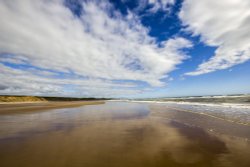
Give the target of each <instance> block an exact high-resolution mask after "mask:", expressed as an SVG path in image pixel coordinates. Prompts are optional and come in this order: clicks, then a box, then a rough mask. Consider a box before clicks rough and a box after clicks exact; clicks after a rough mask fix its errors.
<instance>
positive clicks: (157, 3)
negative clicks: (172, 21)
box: [148, 0, 175, 12]
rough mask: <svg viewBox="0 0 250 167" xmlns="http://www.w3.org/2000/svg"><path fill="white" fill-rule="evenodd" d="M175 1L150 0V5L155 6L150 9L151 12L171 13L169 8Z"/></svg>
mask: <svg viewBox="0 0 250 167" xmlns="http://www.w3.org/2000/svg"><path fill="white" fill-rule="evenodd" d="M174 3H175V0H149V1H148V4H150V5H153V7H152V8H151V9H150V11H151V12H156V11H158V10H163V11H169V10H170V8H169V6H171V5H173V4H174Z"/></svg>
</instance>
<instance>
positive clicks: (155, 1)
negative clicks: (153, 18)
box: [124, 0, 175, 15]
mask: <svg viewBox="0 0 250 167" xmlns="http://www.w3.org/2000/svg"><path fill="white" fill-rule="evenodd" d="M124 1H126V0H124ZM174 3H175V0H137V4H138V6H137V7H136V8H135V9H134V11H135V12H141V11H144V12H145V9H146V11H147V12H149V13H156V12H158V11H165V12H169V11H171V7H172V6H173V5H174ZM144 15H145V13H144Z"/></svg>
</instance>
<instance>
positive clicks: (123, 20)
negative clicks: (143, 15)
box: [0, 0, 192, 95]
mask: <svg viewBox="0 0 250 167" xmlns="http://www.w3.org/2000/svg"><path fill="white" fill-rule="evenodd" d="M112 11H113V9H112V5H110V4H108V3H107V2H106V1H102V2H98V3H96V2H94V1H88V2H83V13H82V15H81V17H80V18H79V17H76V16H74V15H73V14H72V12H71V11H70V10H69V9H68V8H67V7H65V5H64V4H63V2H62V1H61V0H52V1H47V0H22V1H20V0H12V1H7V0H0V17H1V18H0V52H1V53H11V54H12V55H16V56H13V57H12V58H11V59H10V58H8V59H9V60H7V59H6V58H5V60H3V61H5V62H6V61H8V62H10V61H12V62H11V63H22V62H23V61H24V62H25V63H28V64H29V65H31V66H34V67H36V68H40V70H38V71H34V70H35V69H36V68H34V69H28V70H32V74H30V73H31V71H27V70H16V72H15V74H12V75H10V74H9V73H6V72H3V70H4V69H3V68H4V67H5V68H8V69H9V67H6V66H2V67H1V68H0V72H1V75H2V76H1V78H0V80H1V83H7V85H11V84H12V82H13V83H14V82H18V84H19V86H18V84H14V85H13V86H12V88H13V87H15V88H16V89H15V90H13V89H12V90H10V89H5V90H4V91H7V90H9V92H12V93H15V92H17V90H22V93H24V92H25V91H26V93H27V91H28V93H29V94H30V93H32V92H33V93H35V92H36V91H38V93H39V90H42V88H40V86H41V84H42V87H43V88H44V89H45V90H44V92H50V91H51V90H55V91H56V92H55V93H57V92H60V91H62V89H63V86H62V85H60V84H59V83H62V84H67V83H68V82H69V84H72V85H76V87H77V88H79V89H80V88H81V89H83V87H84V86H85V87H86V89H85V91H87V89H88V91H92V92H90V93H89V94H90V95H96V94H95V92H99V93H100V94H101V92H100V91H99V90H103V91H105V90H106V92H108V91H110V90H114V89H115V88H114V89H113V88H112V87H113V86H114V85H113V84H114V83H113V81H114V80H125V81H131V80H132V81H140V82H146V83H148V84H149V85H151V86H163V85H164V84H165V83H164V82H162V81H161V79H163V78H164V77H168V76H167V74H168V73H169V72H171V71H172V70H174V69H175V67H176V65H178V64H180V63H181V62H182V61H183V60H184V59H186V58H187V56H186V55H185V54H184V53H183V52H182V51H181V50H182V49H183V48H187V47H191V46H192V45H191V43H190V42H189V41H187V40H186V39H183V38H180V37H176V38H173V39H169V40H167V41H164V42H162V43H161V44H160V46H159V44H158V43H157V42H156V40H155V39H154V38H152V37H150V36H149V35H148V29H147V28H145V27H144V26H143V25H142V24H141V23H140V21H139V20H138V19H137V17H136V16H134V15H133V14H132V13H130V12H129V14H128V15H127V16H122V15H121V14H120V13H119V12H117V11H114V12H112ZM11 69H12V70H14V68H11ZM42 69H46V70H44V73H46V72H48V71H57V72H63V73H70V72H73V73H74V74H75V75H79V76H83V77H86V78H87V79H85V80H83V79H80V80H71V79H70V78H69V79H68V80H58V79H55V78H53V77H51V76H50V75H47V74H45V75H43V76H41V75H42V74H40V73H41V71H42ZM27 72H28V73H29V74H27ZM25 75H27V76H25ZM10 76H12V78H11V77H10ZM52 76H53V75H52ZM46 77H47V78H46ZM15 78H18V79H15ZM34 80H35V81H34ZM103 81H105V82H103ZM27 83H29V84H28V85H27ZM96 83H97V84H100V83H101V84H105V83H110V84H111V86H105V88H104V87H102V88H100V89H99V88H98V86H97V85H96ZM126 84H127V82H125V83H120V84H119V85H120V87H123V85H126ZM39 85H40V86H39ZM46 85H47V86H46ZM32 86H33V87H34V89H33V88H32ZM137 86H138V85H137ZM91 89H92V90H91ZM119 90H120V91H121V92H120V94H123V93H124V92H130V93H132V92H133V91H134V92H136V90H135V89H134V88H132V89H130V90H128V89H117V91H116V92H119ZM4 91H3V90H2V91H0V93H2V94H3V93H4ZM40 92H42V91H40ZM105 94H106V93H105V92H103V95H105ZM117 94H119V93H117Z"/></svg>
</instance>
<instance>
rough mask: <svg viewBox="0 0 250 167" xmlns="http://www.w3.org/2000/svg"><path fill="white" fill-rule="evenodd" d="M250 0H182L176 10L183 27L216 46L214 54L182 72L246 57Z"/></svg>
mask: <svg viewBox="0 0 250 167" xmlns="http://www.w3.org/2000/svg"><path fill="white" fill-rule="evenodd" d="M249 9H250V1H246V0H220V1H211V0H202V1H201V0H185V1H184V3H183V6H182V9H181V12H180V14H179V16H180V19H181V20H182V21H183V24H184V25H186V26H187V28H186V30H187V31H190V32H192V33H193V35H200V36H201V40H202V41H203V42H204V43H205V44H207V45H209V46H215V47H218V48H217V49H216V51H215V55H214V56H213V57H211V58H210V59H209V60H208V61H206V62H204V63H202V64H200V65H199V66H198V68H197V69H196V70H195V71H193V72H188V73H186V75H200V74H205V73H209V72H213V71H216V70H221V69H226V68H230V67H232V66H234V65H237V64H240V63H243V62H245V61H247V60H249V59H250V35H249V34H250V10H249Z"/></svg>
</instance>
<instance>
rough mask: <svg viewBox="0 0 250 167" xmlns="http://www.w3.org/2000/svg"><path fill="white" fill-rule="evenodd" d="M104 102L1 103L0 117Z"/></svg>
mask: <svg viewBox="0 0 250 167" xmlns="http://www.w3.org/2000/svg"><path fill="white" fill-rule="evenodd" d="M103 103H104V101H69V102H65V101H58V102H55V101H53V102H49V101H44V102H43V101H41V102H1V103H0V115H1V114H13V113H23V112H27V111H30V112H34V111H44V110H49V109H57V108H71V107H78V106H83V105H93V104H103Z"/></svg>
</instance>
